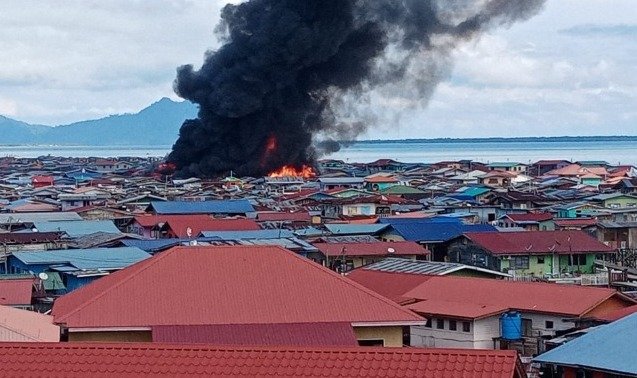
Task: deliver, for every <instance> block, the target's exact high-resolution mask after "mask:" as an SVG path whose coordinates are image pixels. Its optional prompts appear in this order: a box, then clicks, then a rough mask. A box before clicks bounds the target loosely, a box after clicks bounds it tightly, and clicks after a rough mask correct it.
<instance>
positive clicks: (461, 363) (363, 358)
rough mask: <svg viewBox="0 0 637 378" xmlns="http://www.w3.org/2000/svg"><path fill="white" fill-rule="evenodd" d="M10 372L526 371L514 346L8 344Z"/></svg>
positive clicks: (498, 375) (473, 374) (508, 377)
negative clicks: (491, 348) (505, 347)
mask: <svg viewBox="0 0 637 378" xmlns="http://www.w3.org/2000/svg"><path fill="white" fill-rule="evenodd" d="M0 364H1V365H2V372H3V374H4V375H7V376H20V377H28V376H34V377H35V376H39V377H42V376H46V377H51V378H56V377H86V376H113V377H145V376H153V377H157V376H159V377H186V376H188V377H193V376H206V377H221V376H223V377H256V376H260V377H263V376H273V377H274V376H278V377H337V376H338V377H386V376H401V377H448V378H456V377H457V378H460V377H463V378H482V377H492V378H521V377H522V376H524V372H523V369H522V365H521V363H520V360H519V359H518V357H517V353H516V352H515V351H512V350H471V349H442V348H435V349H418V348H363V347H338V348H334V347H332V348H294V347H219V346H210V345H187V344H181V345H180V344H160V343H117V344H115V343H2V344H0Z"/></svg>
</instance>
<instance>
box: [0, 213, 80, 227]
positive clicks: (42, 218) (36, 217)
mask: <svg viewBox="0 0 637 378" xmlns="http://www.w3.org/2000/svg"><path fill="white" fill-rule="evenodd" d="M81 220H82V217H80V216H79V215H78V214H77V213H74V212H70V211H67V212H46V213H19V214H16V213H10V214H0V223H2V224H8V223H35V222H55V221H81Z"/></svg>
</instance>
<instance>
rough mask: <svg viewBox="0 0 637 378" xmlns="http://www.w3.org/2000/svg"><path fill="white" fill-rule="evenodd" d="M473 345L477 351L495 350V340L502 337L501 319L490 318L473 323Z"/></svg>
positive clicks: (497, 317) (496, 317)
mask: <svg viewBox="0 0 637 378" xmlns="http://www.w3.org/2000/svg"><path fill="white" fill-rule="evenodd" d="M473 326H474V329H473V330H472V331H473V345H474V348H475V349H494V344H493V339H494V338H496V337H500V317H499V316H497V315H496V316H490V317H488V318H484V319H477V320H476V321H474V322H473Z"/></svg>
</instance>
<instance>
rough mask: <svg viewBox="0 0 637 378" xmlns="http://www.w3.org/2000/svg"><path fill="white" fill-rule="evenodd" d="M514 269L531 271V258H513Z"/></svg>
mask: <svg viewBox="0 0 637 378" xmlns="http://www.w3.org/2000/svg"><path fill="white" fill-rule="evenodd" d="M511 267H512V268H513V269H529V256H517V257H513V258H511Z"/></svg>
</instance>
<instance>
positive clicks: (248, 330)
mask: <svg viewBox="0 0 637 378" xmlns="http://www.w3.org/2000/svg"><path fill="white" fill-rule="evenodd" d="M152 337H153V342H160V343H188V344H214V345H263V346H265V345H286V346H292V345H295V346H304V347H312V346H314V347H318V346H348V345H349V346H356V345H358V341H357V340H356V335H354V329H353V328H352V325H351V324H350V323H290V324H221V325H218V324H217V325H179V326H155V327H152Z"/></svg>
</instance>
